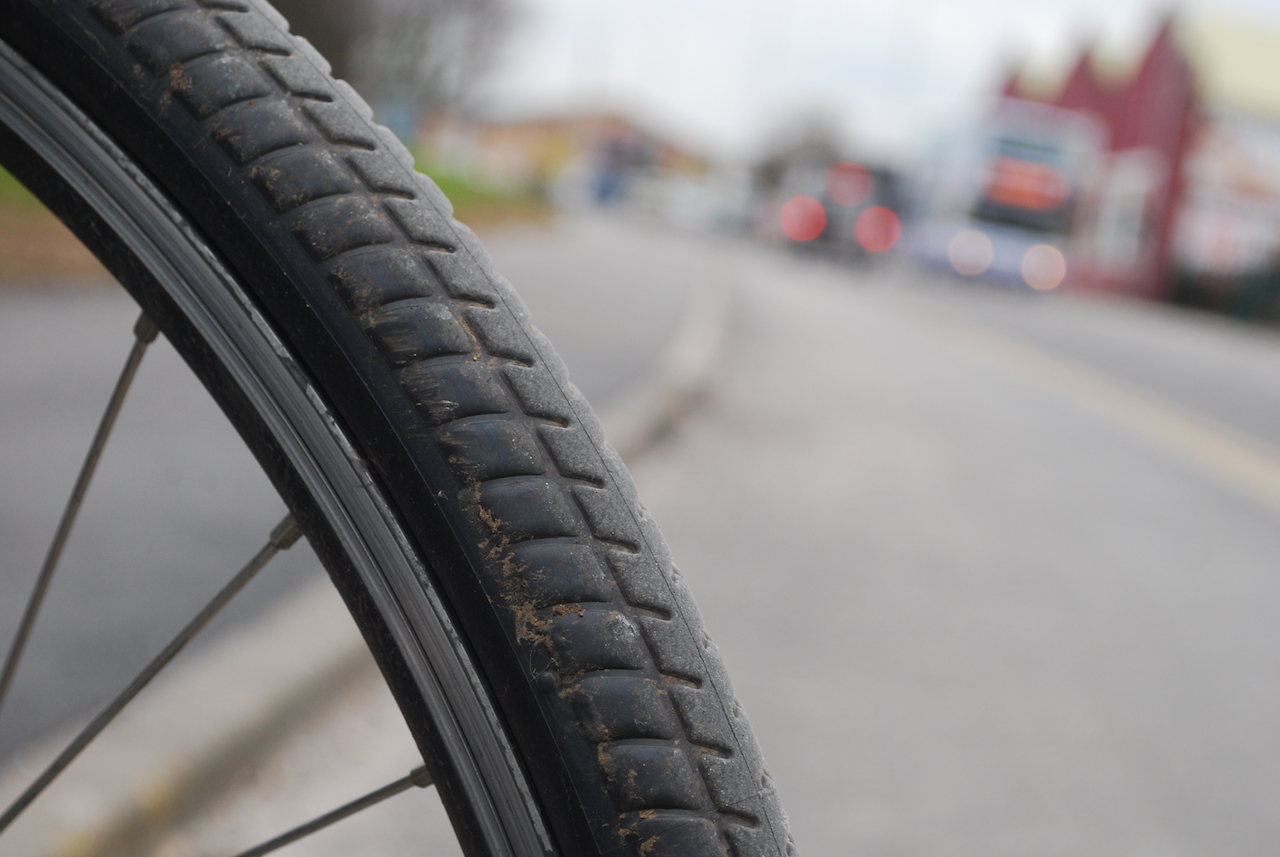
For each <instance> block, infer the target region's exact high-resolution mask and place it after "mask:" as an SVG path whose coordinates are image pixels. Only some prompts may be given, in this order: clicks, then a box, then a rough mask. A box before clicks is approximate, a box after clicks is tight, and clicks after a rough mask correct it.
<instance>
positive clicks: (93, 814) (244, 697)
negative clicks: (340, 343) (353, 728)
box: [0, 282, 733, 857]
mask: <svg viewBox="0 0 1280 857" xmlns="http://www.w3.org/2000/svg"><path fill="white" fill-rule="evenodd" d="M732 310H733V290H732V287H731V286H730V285H728V283H727V282H723V283H717V284H714V285H706V286H702V287H698V288H695V289H694V290H692V292H691V294H690V296H689V298H688V299H687V301H686V304H685V307H684V310H683V312H682V315H681V318H680V320H679V323H678V324H677V326H676V327H675V329H674V332H673V335H672V337H671V339H670V340H669V341H668V343H667V346H666V347H665V349H664V350H663V352H662V355H661V358H660V360H659V363H658V368H657V371H656V373H655V374H654V375H653V377H652V378H650V379H649V380H648V381H647V382H646V383H644V384H643V385H642V386H641V387H640V388H639V389H637V390H635V391H634V392H633V393H632V394H631V395H629V396H627V397H626V398H624V400H623V401H621V402H620V403H619V404H618V405H617V406H616V407H614V408H612V409H609V410H608V411H605V412H603V413H601V415H600V417H601V422H602V424H603V425H604V428H605V435H606V437H607V438H609V440H610V442H611V443H612V444H613V446H614V447H615V448H616V449H617V450H618V452H619V453H620V454H621V455H622V457H623V459H624V460H634V459H635V458H636V457H638V456H639V455H641V454H643V452H644V451H645V450H646V449H648V448H649V447H650V446H651V445H652V444H654V443H655V442H656V441H658V440H659V439H660V438H661V437H662V436H663V435H664V434H665V433H667V432H668V431H670V430H671V428H672V427H673V426H674V425H676V424H677V422H678V421H679V420H680V419H681V417H683V416H684V415H685V414H686V413H688V412H689V410H690V409H692V408H693V407H695V406H696V405H697V404H698V402H699V401H701V400H702V399H703V398H704V397H705V396H706V394H707V393H708V391H709V389H710V387H711V385H712V383H713V382H714V379H715V375H716V370H717V369H718V367H719V366H720V364H721V362H722V358H723V356H724V352H725V350H726V348H727V345H728V340H729V326H730V321H731V316H732ZM264 653H270V655H269V656H264ZM184 660H185V662H186V663H185V664H184V665H183V667H182V668H180V669H178V670H177V671H176V672H174V673H173V674H172V675H166V676H163V677H162V678H161V679H158V680H157V681H156V682H155V684H154V685H153V686H152V687H150V688H149V689H148V690H147V691H146V692H145V693H144V694H143V696H142V697H140V698H139V701H138V703H137V704H136V706H132V707H130V708H129V709H126V710H125V712H124V713H122V714H121V716H120V717H119V719H118V720H117V721H116V722H114V723H113V724H112V726H111V727H110V729H109V730H108V732H107V733H106V734H105V735H104V739H103V740H102V741H101V742H98V743H95V744H94V745H91V746H90V747H89V748H88V749H87V750H86V751H85V753H84V755H83V756H82V757H81V758H79V759H78V760H77V761H76V762H75V764H74V768H75V770H74V771H69V772H68V774H67V776H66V778H65V781H63V780H59V781H57V782H55V783H54V785H53V786H52V787H51V788H50V789H49V790H48V791H47V792H46V793H45V794H44V795H42V796H41V798H40V799H39V800H37V801H36V802H35V803H34V804H32V806H31V807H30V808H29V809H28V810H27V812H26V813H25V814H24V815H23V816H21V817H20V818H19V819H18V820H17V821H16V822H15V823H14V825H13V826H12V827H11V828H10V829H9V830H7V831H6V833H5V838H6V851H7V853H15V854H28V853H29V854H48V855H50V857H114V855H136V854H139V853H146V852H148V851H149V850H150V848H151V847H152V846H154V844H155V843H157V842H158V841H159V840H160V838H162V837H163V835H164V833H165V832H166V831H167V830H168V829H170V828H171V827H172V826H173V825H174V824H175V823H177V822H179V821H180V820H182V819H183V818H185V817H188V816H190V815H192V814H193V813H195V812H197V811H198V810H199V809H200V808H201V807H203V806H205V805H207V804H209V803H210V802H211V801H214V800H216V799H217V798H218V797H219V796H220V795H222V794H224V793H226V791H227V790H229V789H232V788H234V787H235V785H236V784H237V783H238V782H239V781H241V779H242V778H243V777H244V776H246V775H247V774H248V773H249V772H251V771H252V769H253V768H254V765H255V763H256V762H257V761H258V760H259V759H261V758H262V757H263V756H265V755H267V754H268V753H269V752H270V751H271V749H272V748H273V747H274V746H275V745H276V744H277V742H278V741H279V740H280V739H281V737H282V736H283V735H285V734H286V733H287V732H288V731H290V730H291V729H292V728H294V727H295V726H296V725H297V724H299V723H300V722H303V721H305V720H307V719H310V718H312V717H314V716H317V715H319V714H322V713H324V712H325V711H326V710H327V709H328V708H329V707H330V706H331V705H332V704H333V703H334V702H336V701H337V700H339V699H341V698H342V695H343V694H344V693H345V692H347V691H348V690H349V689H350V688H352V687H353V686H355V685H356V684H357V683H358V682H359V680H360V679H361V678H362V677H364V676H368V675H369V673H370V671H375V670H376V666H375V665H374V663H373V660H372V658H371V657H370V655H369V654H368V652H367V650H366V649H365V647H364V643H363V641H362V640H361V639H360V635H359V632H358V631H357V629H356V627H355V625H354V623H353V622H352V621H351V618H350V617H349V616H348V615H347V613H346V610H345V608H344V606H343V605H342V603H341V600H340V599H339V598H338V596H337V594H336V592H334V591H333V589H332V587H331V586H329V585H328V583H327V582H325V581H317V583H316V584H313V585H312V586H310V587H308V588H306V589H305V590H303V591H302V592H300V593H299V594H298V595H296V596H294V597H292V598H291V599H289V600H288V601H287V602H286V603H284V604H282V605H280V606H278V607H276V608H274V609H273V610H272V611H271V612H270V613H269V614H267V615H266V616H264V617H263V618H262V619H259V620H257V621H256V622H254V623H253V624H251V625H247V626H245V627H243V628H241V629H239V630H237V631H236V633H235V634H233V635H228V636H226V637H224V638H222V639H220V640H218V641H217V642H216V643H214V644H213V645H211V646H210V647H208V648H207V649H204V650H201V651H197V652H194V653H191V654H189V655H187V656H186V657H185V658H184ZM72 734H73V733H71V732H66V733H60V734H57V735H55V736H53V737H52V738H50V739H48V740H47V741H45V742H42V743H41V744H40V745H37V746H34V747H32V748H29V749H28V750H27V751H26V752H24V753H22V754H21V755H20V757H19V758H17V759H16V760H15V761H14V762H13V763H11V764H10V765H8V766H7V767H6V769H4V770H3V771H0V800H2V801H4V802H5V803H7V802H8V801H9V800H11V799H12V798H13V797H15V796H16V795H17V794H18V793H19V792H20V791H21V790H22V788H23V787H25V785H26V784H27V783H28V782H30V781H31V780H32V779H33V778H34V777H35V776H36V775H37V774H38V773H39V771H40V770H41V768H42V767H43V766H44V764H46V763H47V761H48V760H50V759H51V758H52V757H53V756H54V755H56V753H57V752H58V751H59V750H60V749H61V748H62V746H64V745H65V744H66V743H67V741H68V740H70V738H71V736H72ZM61 831H77V832H76V833H73V834H67V835H64V836H62V838H61V839H54V841H53V843H52V847H50V840H51V839H52V838H54V837H55V835H62V834H61V833H60V832H61Z"/></svg>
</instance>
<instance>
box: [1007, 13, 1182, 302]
mask: <svg viewBox="0 0 1280 857" xmlns="http://www.w3.org/2000/svg"><path fill="white" fill-rule="evenodd" d="M1003 94H1004V96H1005V97H1006V98H1016V99H1024V100H1034V101H1041V102H1044V103H1048V104H1051V105H1053V106H1056V107H1061V108H1064V109H1067V110H1072V111H1076V112H1078V113H1081V114H1084V115H1086V116H1089V117H1091V118H1092V119H1093V120H1094V121H1095V122H1096V123H1097V125H1098V128H1099V130H1100V132H1101V139H1102V141H1103V148H1104V150H1105V155H1104V157H1103V158H1102V159H1101V165H1100V170H1099V172H1100V174H1099V175H1098V176H1097V177H1096V181H1094V182H1091V183H1090V184H1091V185H1092V192H1091V193H1089V194H1087V195H1086V196H1085V197H1084V198H1083V199H1082V200H1081V209H1082V210H1080V211H1078V212H1077V213H1076V217H1077V225H1076V228H1075V230H1074V235H1073V241H1072V253H1071V256H1072V265H1071V274H1070V279H1071V282H1072V284H1073V285H1076V286H1080V287H1085V288H1096V289H1105V290H1109V291H1119V292H1126V293H1129V294H1134V295H1141V296H1144V297H1153V298H1159V297H1164V296H1166V295H1167V294H1168V293H1169V290H1170V286H1171V275H1172V273H1173V271H1172V252H1171V249H1172V247H1171V243H1172V239H1173V232H1174V225H1175V220H1176V217H1177V214H1178V211H1179V207H1180V203H1181V200H1182V196H1183V192H1184V188H1183V181H1182V176H1183V163H1184V161H1185V160H1186V157H1187V154H1188V150H1189V147H1190V144H1191V140H1192V136H1193V134H1194V132H1195V126H1196V124H1197V114H1198V111H1197V99H1196V87H1195V81H1194V79H1193V74H1192V70H1191V67H1190V64H1189V63H1188V61H1187V58H1186V57H1185V56H1184V54H1183V52H1182V51H1181V50H1180V48H1179V45H1178V41H1177V39H1176V38H1175V35H1174V27H1173V22H1172V21H1167V22H1166V23H1165V24H1164V25H1163V26H1162V27H1161V28H1160V30H1159V32H1158V33H1157V35H1156V37H1155V39H1154V41H1153V42H1152V44H1151V46H1150V48H1149V49H1148V51H1147V53H1146V55H1145V56H1144V57H1143V59H1142V61H1141V63H1140V64H1139V66H1138V68H1137V71H1136V72H1135V73H1133V74H1132V76H1130V77H1129V78H1128V79H1127V80H1124V81H1119V82H1117V81H1114V80H1110V79H1108V78H1106V77H1104V76H1103V75H1101V74H1099V72H1098V71H1097V68H1096V64H1095V62H1094V61H1093V59H1092V57H1091V56H1090V55H1089V54H1087V53H1086V54H1085V55H1083V56H1081V58H1080V60H1079V61H1078V62H1077V63H1076V65H1075V68H1074V69H1073V70H1072V72H1071V74H1070V76H1069V77H1068V78H1067V81H1066V83H1065V85H1064V86H1062V88H1061V90H1060V91H1059V93H1058V94H1057V96H1056V97H1052V98H1046V97H1044V96H1043V95H1041V94H1037V93H1034V92H1029V91H1026V87H1024V86H1022V84H1021V82H1020V80H1019V77H1018V76H1017V75H1014V76H1011V77H1010V79H1009V81H1008V82H1007V83H1006V85H1005V87H1004V91H1003Z"/></svg>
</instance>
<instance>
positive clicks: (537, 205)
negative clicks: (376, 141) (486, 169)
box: [416, 155, 553, 224]
mask: <svg viewBox="0 0 1280 857" xmlns="http://www.w3.org/2000/svg"><path fill="white" fill-rule="evenodd" d="M416 166H417V168H418V170H419V171H421V172H423V173H425V174H427V175H428V176H430V177H431V180H432V181H434V182H435V183H436V185H437V186H438V187H439V188H440V190H442V191H443V192H444V195H445V196H447V197H449V201H450V202H452V203H453V212H454V216H455V217H457V218H458V219H459V220H461V221H462V222H463V223H480V224H484V223H490V222H494V221H498V220H506V221H509V220H528V221H544V220H547V219H549V218H550V217H551V215H552V213H553V210H552V208H551V206H550V204H549V203H548V202H547V201H546V200H545V199H543V198H541V197H540V196H538V195H536V194H534V193H530V192H512V191H509V190H503V189H499V188H495V187H492V186H489V185H486V184H484V183H483V182H479V181H476V180H475V179H474V178H473V177H471V176H467V175H465V174H463V173H459V172H457V171H455V170H450V169H447V168H445V167H441V166H440V165H439V164H436V163H432V162H431V161H429V160H427V159H425V158H423V157H422V156H421V155H419V156H418V159H417V164H416Z"/></svg>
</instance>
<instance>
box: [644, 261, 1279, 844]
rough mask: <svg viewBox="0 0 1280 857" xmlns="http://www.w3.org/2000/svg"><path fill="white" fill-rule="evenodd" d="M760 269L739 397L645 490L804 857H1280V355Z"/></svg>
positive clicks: (1052, 302)
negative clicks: (1278, 465) (1278, 480)
mask: <svg viewBox="0 0 1280 857" xmlns="http://www.w3.org/2000/svg"><path fill="white" fill-rule="evenodd" d="M749 270H751V271H752V272H753V274H754V276H752V277H751V279H750V281H749V283H748V285H747V289H746V300H745V306H744V310H743V314H742V322H741V329H740V335H739V348H738V350H737V352H736V354H735V355H734V357H733V359H732V361H731V364H730V367H729V370H728V372H727V373H726V378H725V382H724V384H723V386H722V388H721V392H720V395H718V396H717V397H716V398H715V399H714V401H713V402H712V403H711V406H710V407H709V408H708V409H707V411H706V412H704V413H703V414H702V415H700V416H699V417H697V418H695V419H694V420H692V421H691V422H690V423H689V424H687V425H686V427H685V428H684V430H683V431H682V432H681V433H680V435H679V436H678V437H677V438H675V439H674V440H673V441H672V442H671V443H670V444H669V445H668V446H666V447H665V448H664V449H662V450H660V451H658V452H657V453H656V454H654V455H652V456H651V457H650V458H648V459H646V460H644V461H642V462H641V463H640V465H639V467H638V468H637V475H638V478H639V481H640V484H641V488H642V493H643V495H644V496H645V502H646V505H647V506H648V508H649V509H650V510H651V512H652V513H653V515H654V516H655V518H656V519H657V520H658V521H659V522H660V523H662V524H663V525H664V527H665V531H666V533H667V535H668V537H669V539H670V541H671V543H672V548H673V553H674V555H675V556H676V558H677V561H679V562H680V563H681V568H682V570H683V571H684V573H685V575H686V577H687V578H688V579H689V580H690V582H691V585H692V586H693V588H694V591H695V593H696V594H697V596H698V598H699V602H700V604H701V605H702V608H703V612H704V615H705V616H706V619H707V622H708V625H709V627H710V628H711V631H712V633H713V634H715V635H716V637H717V640H718V642H719V644H720V646H721V648H722V650H723V651H724V652H725V655H726V658H727V660H728V662H729V667H730V670H731V672H732V674H733V675H734V676H735V677H736V681H737V689H738V692H739V695H740V698H741V699H742V701H743V703H744V705H745V707H746V708H747V710H748V712H749V713H750V715H751V717H752V721H753V723H754V724H755V726H756V728H757V731H758V734H759V737H760V740H761V743H762V745H763V747H764V749H765V753H766V756H767V758H768V759H769V761H770V763H771V764H770V767H771V770H772V772H773V774H774V776H775V779H776V780H777V782H778V783H779V787H780V788H781V789H782V790H783V792H782V793H783V798H784V802H785V804H786V806H787V807H788V809H789V811H790V813H791V817H792V821H793V824H794V832H795V835H796V838H797V840H798V843H799V845H800V848H801V850H802V852H805V853H808V854H810V855H844V854H849V855H852V854H859V855H974V857H977V855H983V857H996V856H997V855H1009V857H1014V855H1027V854H1036V855H1064V857H1065V855H1078V854H1103V853H1105V854H1132V855H1155V854H1162V855H1210V854H1221V853H1231V854H1236V855H1242V854H1249V855H1262V854H1270V853H1274V850H1275V844H1276V842H1278V841H1280V814H1277V813H1276V812H1275V807H1276V806H1277V805H1280V623H1278V622H1277V621H1276V616H1277V615H1278V613H1280V574H1277V570H1278V569H1280V518H1278V517H1277V507H1276V505H1275V504H1274V502H1268V500H1269V499H1270V500H1274V496H1273V495H1272V496H1270V497H1268V495H1267V494H1266V489H1267V487H1268V486H1267V485H1266V484H1263V485H1261V486H1259V485H1258V484H1257V479H1256V478H1255V477H1257V476H1258V474H1259V473H1260V472H1261V471H1262V469H1263V465H1266V464H1274V462H1275V461H1277V460H1280V457H1277V456H1276V454H1275V451H1274V450H1273V449H1270V448H1268V447H1265V446H1258V445H1253V444H1252V436H1256V437H1257V438H1261V439H1262V440H1271V439H1275V438H1276V437H1277V436H1278V435H1277V432H1280V419H1277V418H1280V412H1278V411H1277V408H1280V337H1278V336H1277V335H1276V333H1275V332H1274V331H1264V330H1258V329H1255V328H1248V327H1243V326H1240V325H1236V324H1234V323H1230V322H1225V321H1222V320H1219V319H1215V318H1212V317H1206V316H1202V315H1196V314H1190V313H1185V312H1182V311H1178V310H1175V309H1171V308H1168V307H1161V306H1154V305H1136V304H1131V303H1127V302H1118V301H1099V300H1088V299H1083V298H1078V297H1073V296H1070V295H1050V296H1046V297H1040V296H1034V295H1025V294H1011V293H1006V292H1001V291H998V290H993V289H986V288H974V287H972V286H968V285H966V284H958V283H955V282H953V281H946V282H938V281H934V280H932V279H930V278H928V277H925V276H922V275H918V274H913V273H910V272H904V271H898V272H893V271H886V272H880V273H875V274H863V275H858V274H852V273H844V272H839V271H836V270H834V269H829V268H826V267H824V266H821V265H807V266H806V265H799V264H796V263H794V262H792V261H789V260H784V259H773V260H770V261H769V262H768V263H767V264H762V265H758V266H751V268H750V269H749ZM1237 430H1239V431H1243V432H1250V433H1251V435H1241V434H1237ZM1233 451H1234V452H1235V453H1239V455H1240V456H1243V457H1242V458H1241V457H1237V459H1231V458H1230V455H1231V454H1232V453H1233ZM1268 456H1270V458H1268ZM1232 461H1234V462H1236V463H1240V462H1243V466H1242V467H1237V468H1233V467H1231V466H1229V464H1230V462H1232ZM1263 481H1264V483H1265V480H1263Z"/></svg>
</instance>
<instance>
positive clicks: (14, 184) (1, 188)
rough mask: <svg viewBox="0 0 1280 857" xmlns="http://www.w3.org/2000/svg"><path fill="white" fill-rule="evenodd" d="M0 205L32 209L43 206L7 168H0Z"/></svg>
mask: <svg viewBox="0 0 1280 857" xmlns="http://www.w3.org/2000/svg"><path fill="white" fill-rule="evenodd" d="M0 207H2V208H18V209H33V208H44V206H43V205H42V204H41V203H40V200H38V199H36V198H35V196H33V195H32V193H31V191H29V190H27V189H26V188H25V187H23V186H22V182H20V181H18V180H17V179H16V178H14V177H13V175H12V174H10V173H9V172H8V171H7V170H5V169H3V168H0Z"/></svg>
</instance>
